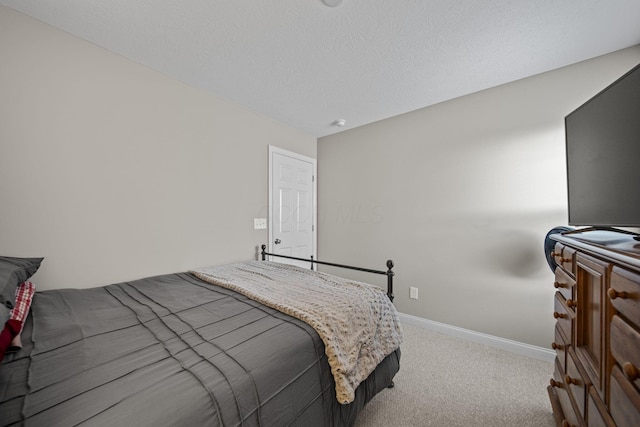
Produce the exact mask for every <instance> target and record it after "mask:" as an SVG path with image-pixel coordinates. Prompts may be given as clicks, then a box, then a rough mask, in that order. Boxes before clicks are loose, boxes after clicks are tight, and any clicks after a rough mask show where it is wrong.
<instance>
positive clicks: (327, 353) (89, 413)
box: [0, 248, 402, 426]
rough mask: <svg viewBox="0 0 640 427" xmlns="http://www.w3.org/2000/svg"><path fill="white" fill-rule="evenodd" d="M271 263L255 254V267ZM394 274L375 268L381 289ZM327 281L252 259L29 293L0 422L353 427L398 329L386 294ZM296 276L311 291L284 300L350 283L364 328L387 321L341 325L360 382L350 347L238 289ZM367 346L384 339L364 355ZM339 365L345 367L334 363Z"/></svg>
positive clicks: (394, 350)
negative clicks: (365, 301)
mask: <svg viewBox="0 0 640 427" xmlns="http://www.w3.org/2000/svg"><path fill="white" fill-rule="evenodd" d="M272 255H273V254H267V253H266V252H265V251H264V248H263V255H262V258H263V259H264V258H265V257H266V256H272ZM315 263H322V262H320V261H313V262H312V265H313V264H315ZM335 265H337V264H335ZM392 265H393V264H392V263H391V265H390V266H389V265H388V267H389V269H388V270H387V271H386V272H382V271H375V270H374V271H372V272H378V273H382V274H387V277H388V278H389V283H390V284H391V283H392V277H393V272H392V271H391V267H392ZM345 267H348V268H354V269H357V267H349V266H345ZM281 270H285V271H284V272H282V271H281ZM364 270H365V271H366V269H364ZM237 272H240V273H239V277H240V279H237V278H236V277H235V276H238V274H237ZM291 272H292V273H291ZM31 274H33V273H31ZM281 274H282V275H281ZM291 274H293V277H292V278H291ZM280 277H283V278H284V279H283V280H281V279H280ZM307 277H309V278H310V279H308V280H307V279H306V278H307ZM258 278H263V279H264V280H263V279H260V280H258ZM274 278H275V279H274ZM290 278H291V280H290ZM334 278H335V276H331V275H328V274H325V273H320V272H316V271H312V270H307V269H302V268H298V267H293V266H287V265H285V264H278V263H274V262H271V261H268V260H264V261H262V260H261V261H250V262H247V263H238V264H233V265H226V266H215V267H209V268H205V269H198V270H194V271H190V272H181V273H174V274H167V275H161V276H155V277H148V278H143V279H139V280H135V281H131V282H124V283H117V284H112V285H108V286H104V287H98V288H88V289H59V290H49V291H44V292H37V293H36V294H35V296H34V297H33V300H32V303H31V307H30V308H31V309H30V311H29V313H30V314H29V315H28V316H27V317H26V318H25V319H24V322H23V325H22V330H21V333H20V335H19V337H20V340H21V346H22V348H21V349H20V350H19V351H16V352H13V353H7V354H6V355H5V356H4V360H3V361H2V363H0V425H2V426H13V425H32V426H73V425H86V426H91V425H96V426H102V425H110V426H117V425H136V426H161V425H162V426H165V425H174V426H178V425H179V426H183V425H190V426H205V425H212V426H350V425H353V423H354V422H355V420H356V417H357V414H358V412H359V411H360V410H361V409H362V408H363V407H364V405H365V404H366V403H367V402H368V401H369V400H370V399H371V398H372V397H373V396H375V395H376V394H377V393H379V392H381V391H382V390H384V389H385V388H387V387H390V386H392V385H393V377H394V375H395V374H396V373H397V371H398V370H399V362H400V347H399V345H400V342H401V340H402V331H401V327H400V325H399V322H398V319H397V312H396V311H395V308H393V305H392V304H391V303H390V302H389V300H390V298H392V288H391V289H387V293H386V294H385V293H384V291H382V290H380V288H377V287H374V286H371V285H364V284H360V283H359V282H353V281H344V280H343V279H339V278H335V280H336V281H335V282H334ZM301 280H302V281H304V282H305V283H304V286H313V287H308V288H307V290H305V291H295V290H294V291H291V290H289V291H287V292H294V293H295V292H299V293H304V294H311V293H313V297H312V299H313V300H316V296H315V292H316V289H318V288H315V284H316V283H317V282H318V281H320V282H327V283H330V284H331V286H334V285H335V284H339V285H340V286H342V285H345V283H346V282H350V283H352V284H356V285H357V287H359V288H361V289H362V290H364V292H372V293H373V294H374V295H375V296H374V298H373V299H374V300H376V302H375V304H376V305H378V304H379V305H380V307H382V308H378V307H377V306H376V307H374V305H373V303H371V304H370V306H369V307H368V308H365V309H364V310H365V311H366V310H369V311H370V312H371V313H372V315H371V316H370V317H371V318H372V319H373V321H374V322H378V321H379V320H380V319H382V318H387V320H386V321H385V322H386V323H385V324H384V325H383V326H384V327H380V326H379V324H378V326H376V327H374V328H372V329H376V330H375V331H370V332H365V333H363V332H362V331H363V330H364V329H359V328H358V327H357V326H356V325H355V323H359V322H360V320H353V319H355V318H351V320H349V318H347V320H346V321H347V322H355V323H354V326H353V330H354V331H358V332H357V333H355V334H354V333H351V332H350V333H349V334H347V335H348V339H351V338H353V335H357V336H358V337H357V340H358V341H359V342H364V343H366V346H365V345H363V346H362V347H359V350H357V351H356V352H359V355H358V359H359V360H367V359H371V360H369V362H371V361H372V360H373V361H375V363H374V365H373V367H372V368H371V371H370V372H367V371H364V370H361V369H360V367H358V368H357V369H356V368H354V369H352V371H354V372H355V371H358V372H359V375H360V376H362V377H363V379H362V380H361V382H359V381H360V380H359V379H357V378H356V379H355V380H353V378H351V377H350V376H349V375H351V374H349V375H346V374H345V372H347V371H349V370H350V369H351V368H348V369H346V368H345V366H347V367H348V366H350V365H349V361H352V360H351V359H352V356H353V349H350V350H349V351H347V352H343V349H342V350H341V349H340V348H339V347H335V348H337V350H332V349H334V341H336V340H333V339H329V340H327V337H326V336H325V332H326V331H321V332H320V333H319V332H318V331H317V325H316V328H314V327H313V326H311V325H310V324H309V323H308V322H309V319H306V321H303V320H301V318H305V316H306V317H310V318H311V321H310V323H311V324H313V318H312V317H313V316H310V315H309V314H308V313H307V312H305V313H307V314H303V315H300V314H299V313H298V310H299V309H298V308H293V309H292V308H287V307H285V308H282V307H279V305H281V302H282V300H283V299H287V298H286V296H285V298H282V295H276V296H275V297H273V298H271V297H270V296H269V295H266V296H261V295H258V296H256V295H253V294H251V291H248V290H247V289H248V288H246V287H244V286H245V283H243V282H247V283H249V285H251V283H253V285H256V286H257V287H258V288H260V289H262V288H263V287H264V286H262V285H263V284H264V283H267V282H268V283H271V284H279V283H280V282H283V283H284V282H287V281H291V282H295V281H301ZM307 282H309V283H307ZM345 286H347V287H348V286H351V285H348V284H347V285H345ZM249 287H250V286H249ZM334 287H335V286H334ZM347 287H345V288H344V289H347ZM373 288H375V289H373ZM376 290H377V291H376ZM340 292H344V291H342V290H341V291H340ZM357 292H361V290H358V291H357ZM380 294H382V295H384V297H385V299H386V300H387V303H386V304H385V303H381V302H379V301H378V300H379V299H380V298H379V295H380ZM357 295H358V296H357V298H362V296H361V294H357ZM270 298H271V300H270ZM297 298H298V296H296V297H295V298H290V299H297ZM301 298H302V297H301ZM341 298H342V297H341ZM321 299H322V298H320V297H317V301H320V300H321ZM346 300H347V297H346V296H345V301H346ZM312 305H318V307H315V308H316V312H324V311H326V310H327V308H326V306H325V307H323V306H321V305H319V304H315V303H312ZM357 310H358V309H357V308H353V309H352V310H338V311H353V312H357ZM312 311H313V310H312ZM332 316H333V314H332ZM342 322H343V323H344V322H345V320H344V319H343V320H342ZM7 324H8V323H7ZM328 328H333V327H328ZM342 328H343V329H344V325H343V326H342ZM336 329H340V327H336ZM349 329H350V330H351V327H350V328H349ZM370 329H371V328H370ZM331 333H333V331H332V332H331ZM381 334H384V336H383V335H381ZM321 335H322V336H321ZM349 337H351V338H349ZM374 338H375V339H374ZM337 341H340V340H337ZM370 341H376V342H378V341H380V342H383V344H376V345H375V349H374V347H371V346H370V344H371V343H370ZM372 349H373V350H372ZM349 352H350V353H349ZM347 353H348V354H347ZM374 354H375V355H376V357H377V358H378V359H379V360H377V359H375V358H373V356H372V355H374ZM341 358H343V359H345V360H347V364H346V365H344V364H342V365H340V364H338V368H336V363H337V362H336V360H337V359H341ZM359 363H361V362H357V363H356V364H355V365H354V366H359V365H358V364H359ZM369 364H370V363H369ZM370 365H371V364H370ZM341 370H342V372H340V371H341ZM337 374H339V375H337ZM340 375H342V377H341V376H340ZM345 376H346V377H347V378H348V380H347V382H346V383H345V379H344V378H343V377H345ZM341 384H342V385H341ZM344 384H347V385H346V386H344ZM350 386H352V387H353V390H352V392H353V393H351V394H350V393H349V391H350V389H349V387H350ZM345 390H346V391H345Z"/></svg>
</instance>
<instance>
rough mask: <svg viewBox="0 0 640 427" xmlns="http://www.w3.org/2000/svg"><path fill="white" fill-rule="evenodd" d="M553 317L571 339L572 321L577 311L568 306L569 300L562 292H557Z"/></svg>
mask: <svg viewBox="0 0 640 427" xmlns="http://www.w3.org/2000/svg"><path fill="white" fill-rule="evenodd" d="M553 308H554V311H553V317H554V318H555V319H556V320H557V321H558V323H557V325H558V327H559V328H560V330H561V331H562V333H563V334H564V336H565V337H566V338H567V339H569V340H570V339H571V337H572V336H573V335H572V331H571V326H572V321H573V319H574V318H575V313H574V311H573V310H572V309H570V308H569V307H568V306H567V302H566V300H565V299H564V297H563V296H562V294H561V293H560V292H556V297H555V300H554V303H553Z"/></svg>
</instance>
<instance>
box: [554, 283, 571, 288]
mask: <svg viewBox="0 0 640 427" xmlns="http://www.w3.org/2000/svg"><path fill="white" fill-rule="evenodd" d="M553 287H554V288H556V289H559V288H568V286H567V284H566V283H560V282H553Z"/></svg>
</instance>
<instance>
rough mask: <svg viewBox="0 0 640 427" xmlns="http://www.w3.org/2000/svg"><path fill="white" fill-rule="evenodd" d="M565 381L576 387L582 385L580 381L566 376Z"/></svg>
mask: <svg viewBox="0 0 640 427" xmlns="http://www.w3.org/2000/svg"><path fill="white" fill-rule="evenodd" d="M564 381H565V382H566V383H567V384H575V385H579V384H580V380H578V379H576V378H571V377H570V376H569V375H565V376H564Z"/></svg>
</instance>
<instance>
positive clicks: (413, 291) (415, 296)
mask: <svg viewBox="0 0 640 427" xmlns="http://www.w3.org/2000/svg"><path fill="white" fill-rule="evenodd" d="M409 298H411V299H418V288H414V287H413V286H412V287H410V288H409Z"/></svg>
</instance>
